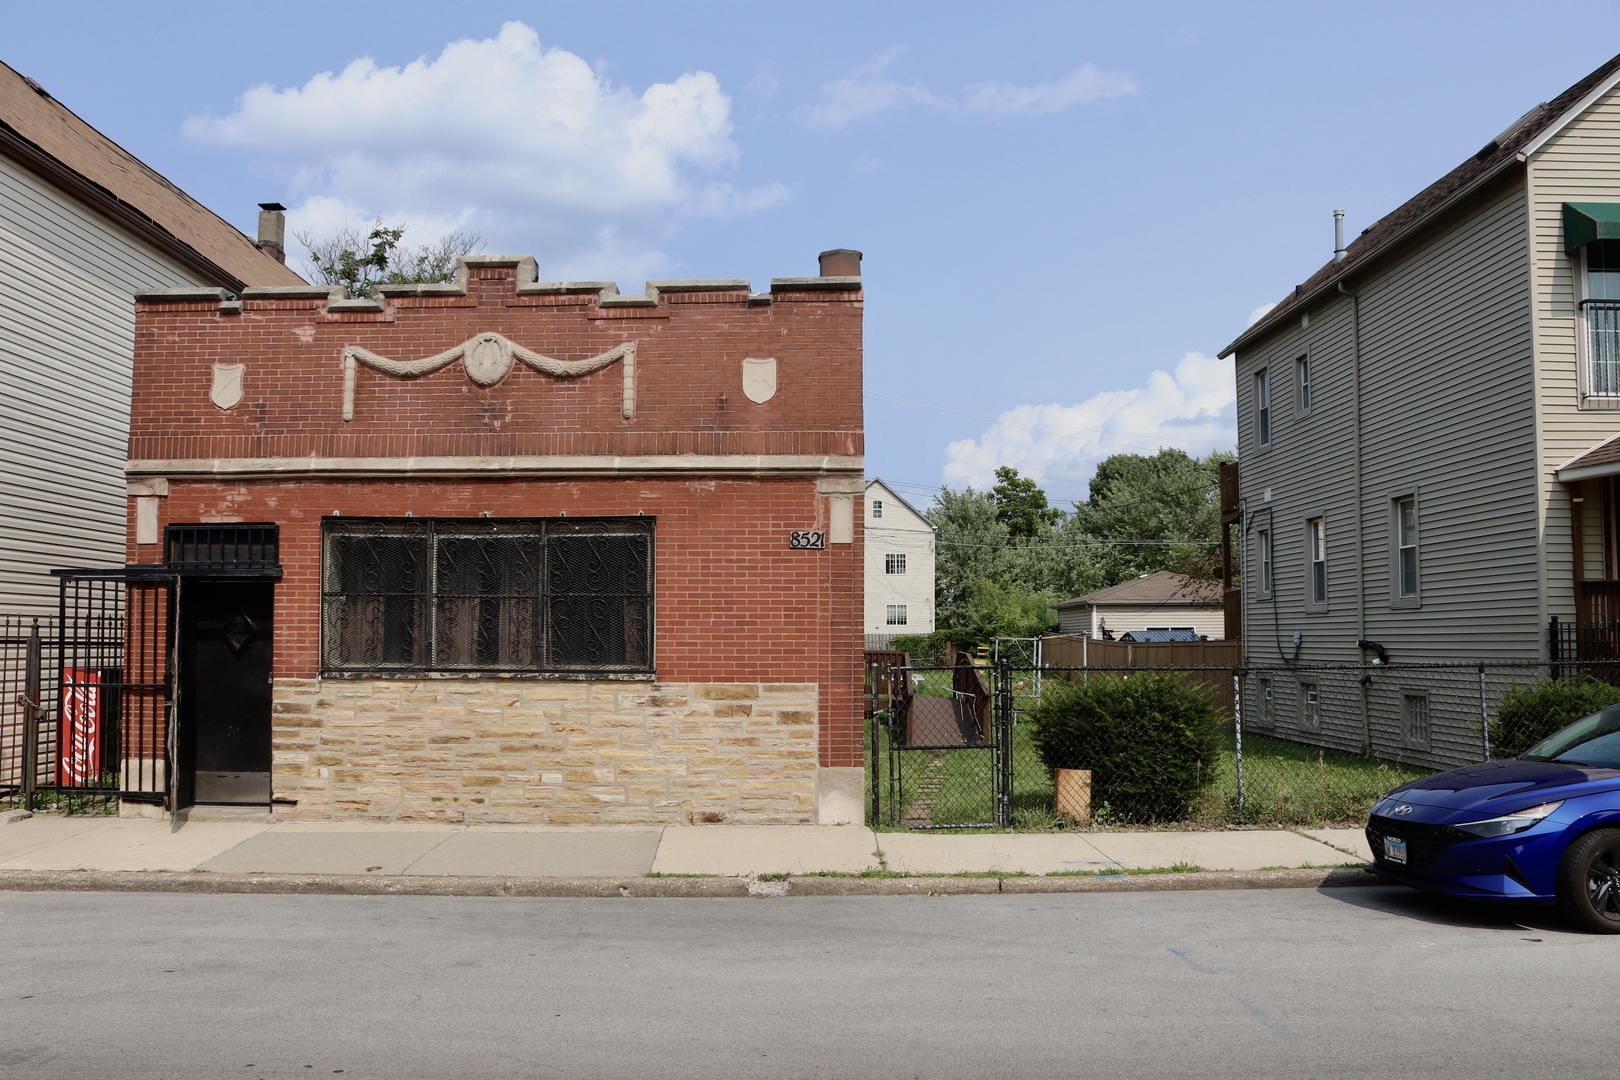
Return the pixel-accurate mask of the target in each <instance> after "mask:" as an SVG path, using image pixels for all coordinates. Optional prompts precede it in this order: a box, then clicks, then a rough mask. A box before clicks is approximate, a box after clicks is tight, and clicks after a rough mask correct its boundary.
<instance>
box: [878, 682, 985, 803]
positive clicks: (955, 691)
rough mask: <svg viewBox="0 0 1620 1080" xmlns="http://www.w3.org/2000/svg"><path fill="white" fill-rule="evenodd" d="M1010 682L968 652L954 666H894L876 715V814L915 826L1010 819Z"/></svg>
mask: <svg viewBox="0 0 1620 1080" xmlns="http://www.w3.org/2000/svg"><path fill="white" fill-rule="evenodd" d="M1002 667H1003V668H1004V667H1005V665H1002ZM1007 684H1008V680H1007V679H1006V678H1004V677H1003V678H997V677H996V675H995V670H994V669H992V668H990V667H989V666H986V665H982V664H974V663H972V662H971V661H970V660H969V659H968V658H967V656H966V655H965V654H964V655H962V656H959V657H958V659H957V662H956V664H955V665H954V666H952V667H924V666H919V665H908V666H895V667H892V668H890V669H889V676H888V679H887V680H886V683H885V690H886V696H885V701H886V703H887V705H888V707H887V708H886V709H881V710H878V711H877V712H876V713H875V714H874V717H873V728H872V751H873V761H874V762H876V761H878V760H880V759H881V760H882V761H883V762H884V763H885V766H886V767H885V769H884V771H883V773H882V775H879V774H878V773H877V771H876V770H874V773H873V792H872V806H873V818H874V820H875V821H879V822H882V823H885V824H888V825H891V826H898V827H903V828H911V829H962V828H1005V827H1006V826H1007V824H1008V823H1009V815H1010V795H1011V779H1012V778H1011V773H1010V770H1009V766H1010V763H1011V755H1010V746H1009V743H1008V739H1009V736H1010V732H1011V726H1010V719H1011V712H1012V710H1011V704H1010V701H1009V700H1008V697H1007V694H1006V692H1005V687H1006V686H1007ZM992 687H994V688H995V689H994V690H993V689H992Z"/></svg>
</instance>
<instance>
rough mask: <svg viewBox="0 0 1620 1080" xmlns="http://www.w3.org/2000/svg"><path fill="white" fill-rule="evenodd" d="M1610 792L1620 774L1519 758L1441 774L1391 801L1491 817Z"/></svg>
mask: <svg viewBox="0 0 1620 1080" xmlns="http://www.w3.org/2000/svg"><path fill="white" fill-rule="evenodd" d="M1607 790H1617V791H1620V770H1616V769H1598V768H1588V767H1586V766H1581V765H1569V764H1565V763H1564V762H1559V761H1519V760H1518V759H1514V760H1511V761H1486V762H1482V763H1480V764H1478V765H1469V766H1466V767H1465V768H1461V769H1452V770H1451V771H1450V772H1443V773H1436V774H1435V775H1433V776H1426V777H1424V778H1423V779H1422V780H1416V781H1413V782H1412V783H1410V784H1406V785H1404V786H1403V787H1399V788H1396V789H1395V790H1394V791H1392V792H1390V793H1389V794H1388V795H1387V796H1385V797H1386V798H1388V799H1393V800H1395V801H1397V802H1405V803H1413V804H1415V805H1418V806H1433V807H1439V808H1442V809H1446V810H1477V811H1480V812H1481V813H1482V814H1485V815H1490V814H1509V813H1512V812H1513V811H1515V810H1523V809H1525V808H1526V807H1528V806H1532V805H1534V804H1536V803H1542V802H1555V801H1557V800H1560V799H1568V798H1573V797H1575V796H1577V795H1591V794H1594V793H1596V792H1599V791H1607ZM1385 812H1386V813H1387V812H1388V811H1385Z"/></svg>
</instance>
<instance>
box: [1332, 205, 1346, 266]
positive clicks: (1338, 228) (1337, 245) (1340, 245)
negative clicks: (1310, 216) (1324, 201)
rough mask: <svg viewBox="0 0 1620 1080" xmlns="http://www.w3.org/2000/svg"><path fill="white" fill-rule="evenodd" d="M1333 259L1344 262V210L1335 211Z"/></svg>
mask: <svg viewBox="0 0 1620 1080" xmlns="http://www.w3.org/2000/svg"><path fill="white" fill-rule="evenodd" d="M1333 261H1334V262H1336V263H1342V262H1344V211H1343V210H1335V211H1333Z"/></svg>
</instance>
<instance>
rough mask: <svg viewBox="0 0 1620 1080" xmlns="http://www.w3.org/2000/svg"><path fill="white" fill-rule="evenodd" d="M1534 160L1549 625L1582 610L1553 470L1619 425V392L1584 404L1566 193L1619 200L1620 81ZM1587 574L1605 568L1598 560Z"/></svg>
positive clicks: (1566, 506) (1541, 497) (1592, 534)
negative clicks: (1566, 246) (1567, 241)
mask: <svg viewBox="0 0 1620 1080" xmlns="http://www.w3.org/2000/svg"><path fill="white" fill-rule="evenodd" d="M1526 168H1527V177H1528V185H1529V212H1530V222H1529V237H1530V257H1531V267H1532V270H1531V273H1532V283H1533V294H1532V295H1533V297H1534V304H1535V308H1534V310H1535V346H1536V362H1535V399H1536V406H1537V410H1538V416H1537V424H1538V427H1539V440H1538V443H1539V445H1538V447H1537V460H1536V466H1537V476H1538V480H1539V487H1538V501H1537V509H1538V511H1539V513H1540V514H1541V516H1542V521H1541V526H1542V531H1543V533H1544V535H1545V536H1546V538H1547V542H1546V545H1545V549H1544V551H1543V553H1542V560H1541V583H1542V589H1543V597H1544V599H1543V603H1542V607H1541V612H1540V616H1541V617H1540V625H1541V626H1542V627H1543V628H1544V627H1545V626H1546V620H1547V619H1548V618H1549V617H1551V616H1553V615H1557V616H1559V617H1560V618H1562V619H1571V618H1573V617H1574V615H1575V586H1574V581H1573V578H1574V564H1573V557H1574V551H1573V548H1572V545H1571V538H1570V514H1569V510H1570V498H1569V491H1568V489H1567V488H1566V487H1565V486H1564V485H1563V484H1561V483H1559V482H1558V481H1557V480H1556V479H1555V478H1554V475H1553V474H1554V472H1555V470H1556V469H1557V468H1558V466H1560V465H1562V464H1563V463H1564V462H1566V461H1568V460H1569V459H1570V458H1572V457H1574V456H1576V455H1577V454H1579V453H1581V452H1582V451H1585V450H1587V449H1589V448H1591V447H1592V446H1594V445H1596V444H1597V443H1599V442H1602V441H1603V440H1605V439H1607V438H1608V437H1609V436H1611V435H1613V434H1614V433H1615V432H1616V431H1620V411H1616V409H1615V406H1616V405H1620V402H1617V401H1613V400H1606V401H1601V402H1595V403H1594V404H1598V405H1603V406H1606V407H1602V408H1583V407H1582V404H1581V397H1580V395H1581V388H1582V381H1583V379H1582V372H1581V368H1582V363H1583V358H1584V356H1585V350H1584V348H1583V347H1582V343H1581V342H1580V340H1579V334H1580V330H1581V327H1582V320H1581V319H1580V318H1579V317H1578V313H1577V309H1576V303H1577V302H1578V300H1579V299H1580V297H1579V285H1578V281H1577V277H1578V274H1579V271H1580V260H1579V259H1578V258H1574V257H1571V256H1570V255H1568V254H1566V253H1565V251H1564V244H1563V238H1564V226H1563V205H1564V203H1566V202H1611V203H1612V202H1620V91H1612V90H1611V91H1610V92H1609V93H1607V94H1606V95H1604V96H1603V97H1602V98H1601V99H1600V100H1599V101H1598V102H1597V103H1595V104H1594V105H1593V106H1592V107H1591V108H1589V109H1587V110H1586V112H1584V113H1583V114H1582V115H1581V116H1580V117H1578V118H1577V119H1575V120H1574V121H1572V122H1571V123H1570V124H1569V125H1568V126H1567V127H1566V128H1565V129H1564V130H1563V131H1561V132H1559V133H1558V134H1557V135H1554V136H1553V137H1552V138H1551V139H1549V140H1548V141H1547V143H1546V145H1544V146H1543V147H1542V148H1541V150H1540V151H1539V152H1538V153H1537V154H1536V155H1535V156H1534V157H1532V158H1531V159H1530V161H1529V163H1528V164H1527V167H1526ZM1592 486H1593V485H1588V487H1592ZM1425 490H1427V489H1425ZM1593 503H1594V500H1592V499H1588V500H1587V506H1588V513H1589V515H1590V521H1591V523H1592V526H1593V528H1592V530H1591V531H1589V532H1588V538H1587V544H1586V549H1585V550H1586V554H1587V557H1588V558H1596V555H1595V553H1594V550H1593V547H1592V543H1593V542H1594V540H1597V541H1598V542H1599V544H1600V545H1601V540H1600V539H1599V537H1600V536H1601V534H1600V533H1599V532H1598V531H1597V529H1598V528H1600V527H1601V522H1600V521H1599V520H1598V519H1599V516H1600V515H1598V513H1597V507H1596V506H1595V505H1593ZM1427 516H1428V515H1427V508H1425V518H1427ZM1598 551H1599V552H1600V551H1601V546H1600V547H1599V548H1598ZM1600 561H1601V560H1600V559H1599V562H1600ZM1588 576H1593V577H1596V576H1602V574H1601V572H1598V571H1596V570H1594V571H1592V572H1589V574H1588ZM1425 584H1427V583H1425ZM1425 607H1427V605H1425ZM1541 637H1542V638H1543V639H1545V637H1546V635H1545V634H1544V633H1543V634H1542V635H1541ZM1436 737H1437V738H1438V734H1437V735H1436Z"/></svg>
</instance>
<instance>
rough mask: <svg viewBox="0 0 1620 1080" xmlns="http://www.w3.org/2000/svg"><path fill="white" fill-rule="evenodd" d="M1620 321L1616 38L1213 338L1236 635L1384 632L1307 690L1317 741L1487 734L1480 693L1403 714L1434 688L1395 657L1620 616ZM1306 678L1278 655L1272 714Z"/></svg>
mask: <svg viewBox="0 0 1620 1080" xmlns="http://www.w3.org/2000/svg"><path fill="white" fill-rule="evenodd" d="M1610 267H1612V268H1613V269H1612V270H1611V269H1610ZM1617 343H1620V57H1616V58H1615V59H1614V60H1611V61H1610V62H1609V63H1607V64H1605V65H1604V66H1603V67H1602V68H1600V69H1598V70H1597V71H1595V72H1593V73H1592V74H1590V75H1588V76H1587V77H1586V78H1585V79H1582V80H1581V81H1580V82H1579V83H1577V84H1576V85H1574V86H1573V87H1571V88H1569V89H1568V90H1566V91H1565V92H1564V93H1562V94H1560V95H1558V96H1557V97H1555V98H1553V99H1551V100H1550V101H1549V102H1547V103H1545V104H1543V105H1540V106H1537V107H1536V108H1535V109H1532V110H1531V111H1530V112H1529V113H1527V114H1526V115H1525V116H1523V117H1521V118H1520V119H1519V120H1517V121H1515V122H1514V123H1513V124H1512V125H1511V126H1509V127H1508V128H1507V129H1506V130H1505V131H1503V132H1502V134H1500V135H1498V136H1497V137H1496V138H1495V139H1492V140H1490V141H1489V142H1488V143H1486V144H1485V145H1484V146H1483V147H1482V149H1481V150H1480V151H1479V152H1478V153H1476V154H1475V155H1473V156H1472V157H1471V158H1469V159H1468V160H1467V161H1465V162H1463V163H1462V164H1461V165H1459V166H1457V168H1455V169H1453V170H1452V171H1451V172H1450V173H1448V174H1447V175H1446V176H1444V177H1442V178H1441V179H1439V180H1438V181H1436V182H1435V183H1434V184H1432V185H1430V186H1429V187H1428V188H1426V189H1425V190H1423V191H1422V192H1420V193H1418V194H1417V195H1416V196H1414V197H1413V198H1412V199H1410V200H1409V201H1408V202H1406V203H1405V204H1404V205H1402V206H1401V207H1399V208H1397V209H1396V210H1395V211H1394V212H1393V213H1391V214H1389V215H1387V216H1386V217H1384V218H1382V219H1381V220H1379V221H1377V222H1376V223H1374V224H1373V226H1372V227H1371V228H1370V229H1367V230H1366V231H1365V232H1364V233H1362V234H1361V236H1360V237H1359V238H1358V239H1356V240H1355V241H1354V242H1352V243H1350V244H1349V245H1348V246H1347V247H1341V249H1340V251H1338V252H1336V253H1335V258H1334V260H1333V261H1330V262H1329V263H1327V264H1326V265H1325V266H1323V267H1322V268H1321V269H1319V270H1318V271H1316V273H1315V274H1313V275H1312V276H1311V277H1310V278H1309V279H1308V280H1307V281H1305V282H1304V284H1302V285H1300V286H1298V287H1297V288H1296V289H1295V290H1294V291H1293V292H1292V293H1290V294H1289V295H1288V296H1287V297H1285V298H1284V299H1283V300H1282V301H1281V302H1280V303H1279V304H1277V305H1276V306H1275V307H1274V308H1273V309H1272V310H1271V311H1270V312H1269V313H1267V314H1266V315H1265V316H1264V317H1263V318H1261V319H1260V320H1259V321H1258V322H1256V323H1255V324H1254V325H1253V326H1251V327H1250V328H1249V329H1248V330H1247V331H1245V332H1244V333H1243V334H1242V335H1241V336H1240V337H1239V338H1238V339H1237V340H1236V341H1235V342H1233V343H1232V344H1231V345H1230V346H1228V347H1227V349H1226V350H1225V351H1224V352H1223V353H1222V355H1223V356H1226V355H1232V356H1235V358H1236V369H1237V395H1238V440H1239V459H1240V466H1241V467H1240V477H1239V485H1240V486H1239V498H1240V500H1241V508H1242V519H1241V524H1240V530H1241V535H1242V541H1243V542H1242V547H1241V550H1242V558H1243V566H1242V570H1243V582H1244V589H1243V594H1242V624H1243V627H1244V653H1245V657H1246V659H1247V660H1248V662H1250V663H1256V664H1265V663H1278V662H1279V659H1280V660H1281V661H1283V662H1285V663H1299V664H1301V665H1309V664H1332V663H1357V662H1360V661H1362V660H1365V659H1369V658H1370V656H1371V652H1370V647H1365V648H1364V647H1361V646H1358V644H1357V642H1371V641H1376V642H1378V643H1379V644H1380V645H1382V646H1383V647H1384V648H1385V650H1386V652H1387V655H1388V656H1389V657H1390V658H1391V659H1392V660H1394V661H1395V664H1394V665H1393V666H1391V667H1390V668H1389V669H1388V670H1387V672H1386V673H1381V674H1380V675H1379V676H1378V678H1376V679H1373V680H1370V682H1368V683H1364V684H1363V689H1362V690H1361V692H1359V693H1351V692H1345V693H1341V694H1340V695H1339V697H1340V700H1332V701H1330V700H1327V699H1326V697H1325V696H1323V697H1322V698H1321V699H1320V700H1312V702H1311V705H1312V707H1313V709H1314V708H1319V709H1320V716H1319V725H1320V733H1319V736H1318V737H1317V738H1316V739H1315V741H1321V742H1324V743H1327V744H1329V745H1343V746H1345V747H1347V748H1353V749H1368V748H1371V749H1377V750H1380V751H1387V750H1389V749H1390V748H1392V747H1393V748H1396V749H1398V750H1399V751H1400V752H1401V754H1402V756H1407V757H1410V758H1412V759H1415V760H1420V761H1426V762H1429V763H1432V764H1443V763H1447V762H1452V761H1460V760H1472V759H1474V758H1477V756H1478V753H1479V738H1480V735H1479V726H1478V721H1479V706H1478V699H1477V695H1476V696H1475V697H1473V698H1472V699H1471V700H1470V701H1466V702H1458V703H1453V704H1455V709H1454V710H1453V711H1454V712H1457V711H1459V710H1460V713H1459V714H1458V715H1455V716H1452V717H1450V718H1449V720H1448V718H1447V716H1446V715H1445V712H1446V708H1447V707H1450V706H1448V704H1447V703H1445V702H1442V701H1439V700H1436V701H1435V702H1433V703H1429V704H1428V705H1426V706H1425V707H1426V709H1427V710H1428V712H1427V718H1428V720H1429V722H1428V723H1427V724H1426V725H1425V729H1424V730H1416V729H1412V728H1409V727H1407V726H1406V725H1405V721H1404V720H1403V719H1402V717H1403V715H1404V714H1403V709H1404V708H1405V706H1404V705H1403V702H1405V701H1406V700H1407V699H1409V698H1414V697H1415V698H1419V699H1421V700H1423V701H1425V702H1427V698H1426V697H1424V695H1426V694H1428V693H1429V690H1428V688H1427V685H1426V684H1427V683H1428V681H1429V678H1430V677H1429V676H1426V675H1425V674H1424V673H1422V672H1413V673H1411V674H1408V675H1403V674H1402V673H1401V670H1400V667H1399V664H1400V662H1402V661H1406V662H1413V661H1458V660H1464V661H1472V660H1485V661H1490V660H1510V659H1548V658H1549V651H1550V648H1551V646H1550V644H1549V643H1550V641H1551V640H1553V635H1551V634H1550V633H1549V627H1550V622H1551V620H1552V619H1553V618H1554V617H1556V618H1557V619H1559V620H1560V621H1561V623H1562V624H1563V625H1564V626H1565V627H1568V626H1569V624H1573V623H1579V622H1593V621H1605V620H1609V621H1612V620H1613V619H1614V618H1615V614H1616V611H1617V610H1620V609H1617V608H1616V606H1615V599H1616V598H1620V564H1617V556H1616V550H1617V548H1616V541H1617V530H1616V529H1615V527H1614V524H1615V520H1616V519H1615V516H1614V515H1615V507H1616V506H1617V505H1620V501H1617V500H1616V499H1615V497H1614V477H1615V476H1616V475H1620V453H1611V452H1609V451H1608V450H1607V448H1604V447H1603V444H1605V443H1606V442H1607V440H1609V439H1610V438H1611V437H1613V436H1615V435H1616V433H1617V432H1620V349H1617ZM1572 512H1573V513H1574V514H1576V515H1578V516H1579V519H1580V520H1582V521H1583V522H1584V528H1583V529H1581V530H1579V531H1576V530H1572V528H1571V521H1572V517H1571V515H1572ZM1315 689H1316V688H1315V687H1313V686H1310V685H1308V683H1307V681H1306V680H1303V679H1301V680H1291V679H1289V678H1286V677H1273V678H1271V679H1270V682H1269V683H1268V685H1267V687H1266V690H1267V692H1268V693H1270V694H1272V695H1273V697H1274V699H1275V700H1274V701H1273V700H1271V699H1268V704H1267V712H1271V711H1272V710H1273V709H1274V710H1275V712H1276V715H1277V716H1278V717H1279V718H1280V719H1279V723H1282V722H1283V721H1284V720H1285V719H1286V718H1287V717H1289V716H1291V715H1295V714H1298V713H1302V712H1303V710H1304V709H1305V704H1304V703H1305V700H1306V697H1305V695H1306V693H1307V691H1311V692H1315ZM1323 693H1324V695H1325V691H1324V692H1323Z"/></svg>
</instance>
